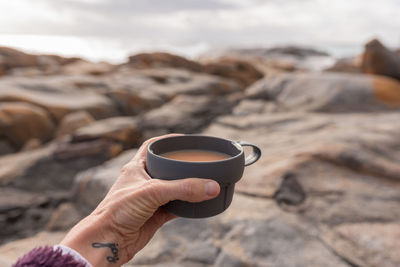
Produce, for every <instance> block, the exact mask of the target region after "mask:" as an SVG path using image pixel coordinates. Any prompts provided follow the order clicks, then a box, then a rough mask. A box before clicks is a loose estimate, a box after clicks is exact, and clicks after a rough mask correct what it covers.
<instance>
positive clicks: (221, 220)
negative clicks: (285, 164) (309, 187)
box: [131, 194, 347, 267]
mask: <svg viewBox="0 0 400 267" xmlns="http://www.w3.org/2000/svg"><path fill="white" fill-rule="evenodd" d="M249 207H251V208H249ZM315 230H316V228H315V226H312V225H311V224H308V223H307V222H306V221H298V220H297V218H296V217H295V216H292V215H291V214H285V213H284V212H283V211H281V210H280V209H279V208H278V207H277V206H276V205H274V203H273V202H272V201H271V200H269V199H264V198H254V197H250V196H243V195H241V194H235V196H234V198H233V202H232V205H231V206H230V207H229V209H228V210H227V211H226V212H224V213H223V214H221V215H218V216H215V217H212V218H207V219H203V220H201V221H199V220H191V219H183V218H180V219H177V220H175V221H172V222H170V223H168V224H166V225H165V226H164V227H163V228H161V229H160V231H159V232H157V233H156V235H155V237H154V239H153V240H152V241H150V244H149V245H148V246H146V247H145V248H144V249H143V250H142V251H141V252H140V253H139V254H138V255H137V256H136V257H135V258H134V260H133V261H132V262H131V264H152V265H155V266H157V264H160V263H163V264H167V265H170V266H174V264H181V263H185V264H184V266H190V264H191V263H199V262H200V263H202V264H203V266H266V264H268V265H269V266H343V267H344V266H347V264H346V263H345V262H341V261H340V260H339V258H338V257H337V256H336V255H335V254H333V253H332V252H330V250H329V249H327V248H326V247H325V246H324V244H323V243H322V242H320V241H319V240H318V238H317V237H316V236H314V235H313V234H312V233H313V232H314V231H315ZM200 244H202V245H200ZM207 244H208V245H207ZM196 247H198V249H197V252H196V249H195V248H196ZM157 248H160V249H161V250H162V251H163V250H165V248H169V254H168V255H169V256H168V257H167V256H156V255H154V253H156V252H157V251H158V250H157ZM171 248H173V249H171ZM200 248H201V249H200ZM192 250H193V251H192ZM182 254H183V256H182ZM217 254H218V256H217ZM151 255H153V256H152V257H151ZM163 255H167V254H163ZM189 255H192V256H193V257H191V256H189ZM201 255H204V257H203V256H201ZM205 255H208V256H205ZM205 260H206V261H205ZM178 266H179V265H178Z"/></svg>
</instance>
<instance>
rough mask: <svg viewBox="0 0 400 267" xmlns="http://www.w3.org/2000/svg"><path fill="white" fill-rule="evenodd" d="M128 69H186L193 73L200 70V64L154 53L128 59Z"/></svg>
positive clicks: (165, 54) (170, 55)
mask: <svg viewBox="0 0 400 267" xmlns="http://www.w3.org/2000/svg"><path fill="white" fill-rule="evenodd" d="M127 64H128V65H129V66H130V67H134V68H138V69H145V68H176V69H186V70H190V71H194V72H200V71H201V70H202V66H201V64H199V63H197V62H195V61H192V60H188V59H186V58H184V57H181V56H177V55H173V54H169V53H162V52H155V53H142V54H137V55H133V56H130V57H129V60H128V63H127Z"/></svg>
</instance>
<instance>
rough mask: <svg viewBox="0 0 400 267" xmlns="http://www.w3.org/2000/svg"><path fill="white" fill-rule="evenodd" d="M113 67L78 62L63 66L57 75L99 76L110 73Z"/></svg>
mask: <svg viewBox="0 0 400 267" xmlns="http://www.w3.org/2000/svg"><path fill="white" fill-rule="evenodd" d="M114 69H115V66H114V65H112V64H109V63H106V62H99V63H93V62H89V61H85V60H78V61H75V62H72V63H70V64H68V65H65V66H63V67H62V68H61V69H60V71H59V72H58V73H60V74H65V75H93V76H101V75H105V74H107V73H110V72H112V71H113V70H114Z"/></svg>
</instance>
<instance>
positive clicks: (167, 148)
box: [146, 135, 261, 218]
mask: <svg viewBox="0 0 400 267" xmlns="http://www.w3.org/2000/svg"><path fill="white" fill-rule="evenodd" d="M243 146H250V147H252V149H253V151H252V153H251V154H250V155H249V156H247V157H246V158H245V155H244V150H243ZM184 149H201V150H209V151H216V152H222V153H225V154H228V155H230V156H231V157H229V158H227V159H224V160H219V161H207V162H191V161H178V160H173V159H168V158H165V157H162V156H160V154H163V153H166V152H171V151H176V150H184ZM260 156H261V150H260V149H259V148H258V147H257V146H255V145H252V144H250V143H247V142H244V141H237V142H236V141H231V140H227V139H223V138H218V137H213V136H205V135H181V136H172V137H166V138H163V139H159V140H156V141H154V142H153V143H151V144H150V145H149V147H148V151H147V159H146V170H147V172H148V174H149V175H150V176H151V177H153V178H157V179H163V180H177V179H184V178H191V177H197V178H208V179H212V180H215V181H217V182H218V183H219V184H220V187H221V191H220V193H219V195H218V196H217V197H216V198H214V199H211V200H206V201H203V202H200V203H190V202H186V201H181V200H175V201H171V202H169V203H167V204H166V205H165V206H164V208H165V209H166V210H168V211H169V212H171V213H173V214H175V215H177V216H180V217H187V218H204V217H210V216H214V215H217V214H219V213H221V212H223V211H224V210H226V209H227V208H228V207H229V205H230V204H231V202H232V197H233V193H234V189H235V183H236V182H237V181H239V180H240V178H242V175H243V171H244V167H245V166H248V165H251V164H253V163H254V162H256V161H257V160H258V159H259V158H260Z"/></svg>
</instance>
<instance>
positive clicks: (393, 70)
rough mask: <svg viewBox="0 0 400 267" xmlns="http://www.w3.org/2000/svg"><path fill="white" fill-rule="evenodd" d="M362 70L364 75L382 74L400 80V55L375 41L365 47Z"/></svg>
mask: <svg viewBox="0 0 400 267" xmlns="http://www.w3.org/2000/svg"><path fill="white" fill-rule="evenodd" d="M361 69H362V71H363V72H364V73H369V74H380V75H385V76H389V77H392V78H395V79H398V80H400V55H398V54H397V53H396V52H394V51H391V50H389V49H388V48H386V47H385V46H384V45H383V44H382V43H381V42H379V40H377V39H373V40H371V41H369V42H368V43H367V44H366V45H365V51H364V53H363V55H362V64H361Z"/></svg>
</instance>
